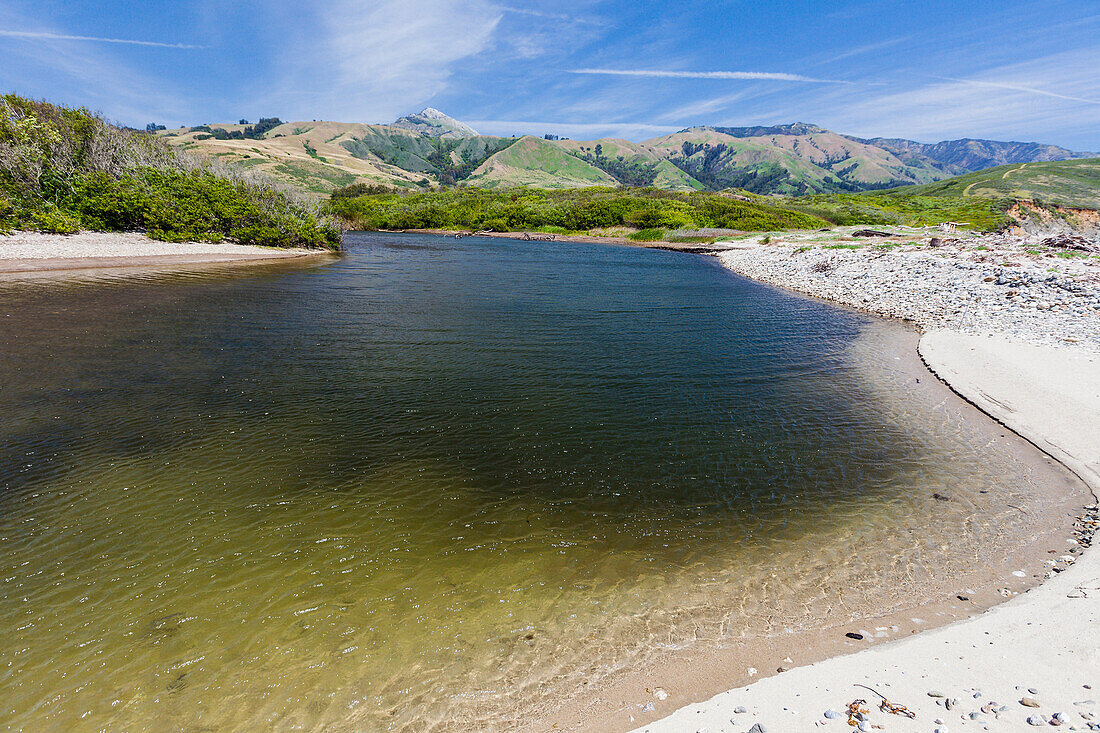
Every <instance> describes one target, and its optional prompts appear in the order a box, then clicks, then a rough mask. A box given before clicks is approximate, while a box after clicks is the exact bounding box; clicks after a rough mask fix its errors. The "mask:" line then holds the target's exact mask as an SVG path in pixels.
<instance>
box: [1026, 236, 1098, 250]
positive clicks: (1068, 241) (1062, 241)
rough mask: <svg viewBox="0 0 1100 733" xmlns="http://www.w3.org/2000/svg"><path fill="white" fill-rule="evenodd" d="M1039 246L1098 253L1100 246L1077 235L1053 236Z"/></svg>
mask: <svg viewBox="0 0 1100 733" xmlns="http://www.w3.org/2000/svg"><path fill="white" fill-rule="evenodd" d="M1039 245H1040V246H1042V247H1054V248H1056V249H1072V250H1076V251H1078V252H1089V253H1094V252H1100V246H1098V245H1097V243H1096V242H1090V241H1089V240H1087V239H1085V238H1084V237H1082V236H1081V235H1079V234H1055V235H1054V236H1053V237H1047V238H1046V239H1044V240H1043V241H1041V242H1039Z"/></svg>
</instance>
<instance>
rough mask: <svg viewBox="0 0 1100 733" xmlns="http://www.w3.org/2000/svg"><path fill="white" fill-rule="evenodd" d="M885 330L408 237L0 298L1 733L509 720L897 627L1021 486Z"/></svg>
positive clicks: (622, 271) (1015, 464) (1013, 465)
mask: <svg viewBox="0 0 1100 733" xmlns="http://www.w3.org/2000/svg"><path fill="white" fill-rule="evenodd" d="M901 330H902V327H901V326H897V325H893V324H883V323H881V322H877V321H873V320H871V319H870V318H868V317H866V316H863V315H860V314H857V313H854V312H852V311H847V310H842V309H838V308H834V307H831V306H828V305H826V304H823V303H819V302H816V301H812V300H808V299H804V298H800V297H796V296H794V295H790V294H786V293H783V292H780V291H777V290H775V289H772V288H769V287H766V286H762V285H759V284H756V283H753V282H751V281H748V280H745V279H743V278H739V277H737V276H735V275H732V274H731V273H729V272H727V271H726V270H724V269H722V268H721V267H720V266H719V265H718V263H717V261H715V260H713V259H709V258H704V257H694V256H685V255H682V254H677V253H671V252H664V251H655V250H638V249H632V248H626V247H615V246H598V245H583V244H570V243H560V244H555V245H553V246H547V245H546V244H545V243H530V242H519V241H504V240H497V239H493V240H484V239H476V238H471V239H462V240H453V239H444V238H442V237H438V236H427V235H387V234H353V235H349V237H348V241H347V252H346V253H345V255H344V256H343V257H342V258H340V259H339V260H337V261H334V262H330V263H325V264H322V265H318V266H301V265H285V264H281V265H272V266H257V267H255V268H250V269H246V270H242V269H234V270H231V271H230V270H226V271H218V270H206V271H196V272H191V273H175V274H173V273H146V274H142V275H127V276H111V277H106V276H104V277H95V278H83V279H73V280H61V281H51V282H46V283H42V282H15V283H6V284H3V285H0V415H2V416H3V420H2V422H0V581H2V582H0V624H2V626H3V628H4V629H5V630H6V631H5V633H4V635H3V638H2V639H0V660H3V664H2V665H0V728H3V729H6V730H27V731H32V730H33V731H41V730H59V731H60V730H66V731H68V730H89V731H92V730H100V729H107V730H150V731H156V730H168V729H179V730H191V729H195V730H199V729H210V730H257V729H261V728H262V729H271V730H320V729H325V730H345V729H346V730H410V731H412V730H432V729H436V730H445V729H455V730H462V729H469V727H468V726H469V725H470V724H471V721H474V722H476V725H475V727H482V728H494V727H500V728H507V727H508V725H509V724H510V721H511V722H512V723H514V721H515V720H516V719H517V716H522V715H524V714H526V713H527V712H529V711H531V710H535V709H539V708H540V707H542V706H545V705H546V703H547V700H549V699H550V698H551V697H552V696H559V695H567V694H571V693H572V692H573V691H574V690H575V689H576V688H577V686H578V685H579V684H580V681H581V680H582V678H583V679H585V680H587V681H589V682H591V681H593V680H597V681H598V680H599V679H600V676H601V675H604V674H611V673H614V672H615V671H616V670H620V669H622V668H623V667H625V666H630V665H636V664H644V663H645V661H646V660H647V659H648V658H649V656H650V655H652V654H653V653H654V650H655V649H669V648H677V647H679V646H686V645H690V644H693V643H705V642H706V641H707V640H711V641H720V640H722V639H729V638H736V637H738V636H739V635H744V634H749V633H761V634H767V633H776V632H778V631H779V630H781V629H784V628H792V627H793V628H797V627H799V626H804V625H808V624H809V625H812V624H813V623H816V622H819V621H820V619H821V618H824V617H826V616H828V617H832V618H834V619H835V618H836V617H837V616H838V614H839V615H841V616H851V617H853V618H855V617H858V616H859V614H860V613H861V612H863V611H865V610H866V609H869V608H882V607H885V606H889V604H891V603H893V602H895V601H896V597H897V595H896V594H897V593H900V592H907V591H914V589H917V588H919V587H921V586H922V584H928V583H935V582H939V580H941V579H942V578H940V576H939V575H937V573H939V572H941V571H940V570H937V568H942V567H944V560H945V558H949V557H951V558H958V557H967V558H972V559H975V560H979V559H980V558H981V557H982V553H983V552H988V551H990V548H996V547H997V546H998V545H997V543H998V542H999V541H1002V540H1003V539H1004V538H1005V537H1006V536H1007V535H1009V534H1011V530H1012V526H1013V523H1018V522H1019V521H1021V520H1019V519H1018V518H1014V516H1013V514H1012V513H1005V512H1003V511H1002V510H1001V504H1002V503H1003V502H1004V501H1006V500H1007V499H1008V498H1013V499H1014V500H1015V501H1025V500H1026V499H1024V498H1021V497H1022V495H1024V494H1026V493H1027V484H1028V481H1029V480H1030V477H1029V473H1028V468H1027V466H1024V465H1022V464H1021V463H1020V462H1019V461H1018V460H1017V459H1016V458H1015V457H1014V456H1012V455H1011V454H1009V453H1007V452H1005V451H1003V450H1000V449H998V448H996V447H995V446H991V445H989V444H988V441H987V440H986V439H985V438H983V437H982V436H981V435H978V434H977V433H973V432H970V431H969V430H968V428H967V427H966V426H965V425H960V424H952V423H950V422H945V420H944V419H942V416H940V415H937V414H936V412H935V410H934V406H932V407H930V406H928V405H921V404H918V403H916V402H913V401H909V402H907V401H906V396H905V394H904V393H901V394H899V390H898V385H899V382H898V380H899V379H904V378H903V377H899V376H898V374H897V372H896V371H893V370H891V368H890V367H889V364H888V362H889V360H890V358H891V357H890V356H889V349H890V348H891V346H890V344H893V343H895V342H896V337H897V335H898V332H899V331H901ZM948 488H949V490H950V493H951V494H952V496H954V497H958V498H957V500H956V501H955V502H954V505H953V506H951V507H939V508H938V509H937V511H938V512H939V514H938V515H937V518H936V521H935V522H930V521H929V511H930V510H929V506H930V505H929V501H930V499H929V498H928V497H929V496H930V495H931V494H932V493H933V492H934V491H936V490H939V489H944V490H947V489H948ZM982 492H986V493H982ZM979 511H980V512H981V514H980V517H981V519H980V520H975V516H976V513H977V512H979ZM1006 511H1007V510H1006ZM962 534H965V536H961V535H962ZM870 578H874V579H875V582H870V581H869V579H870ZM883 578H889V579H890V580H891V582H890V583H886V584H884V583H882V582H881V580H882V579H883ZM884 587H889V588H891V589H892V590H891V591H889V592H887V591H885V590H883V588H884ZM204 726H205V727H204ZM326 726H327V727H326ZM463 726H467V727H466V728H464V727H463Z"/></svg>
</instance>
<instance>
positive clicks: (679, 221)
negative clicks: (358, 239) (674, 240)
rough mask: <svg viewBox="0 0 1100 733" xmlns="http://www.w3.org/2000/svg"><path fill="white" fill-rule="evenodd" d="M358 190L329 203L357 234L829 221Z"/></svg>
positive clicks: (602, 192)
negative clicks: (360, 231) (498, 227)
mask: <svg viewBox="0 0 1100 733" xmlns="http://www.w3.org/2000/svg"><path fill="white" fill-rule="evenodd" d="M361 190H362V189H350V188H349V189H340V190H337V191H335V192H334V193H333V194H332V197H331V199H330V206H331V210H332V211H333V212H334V213H335V214H336V215H337V216H339V217H340V218H341V219H342V220H343V221H344V223H345V224H346V225H347V226H349V227H351V228H353V229H365V230H370V229H440V228H444V229H470V230H477V229H483V228H490V225H489V222H493V223H494V224H496V223H499V222H504V223H505V224H506V226H507V228H506V230H505V231H522V230H528V229H540V228H544V227H559V228H560V229H561V230H562V231H570V232H575V231H590V230H593V229H604V228H608V227H630V228H637V229H669V230H674V229H685V230H692V229H700V228H717V229H729V230H735V231H774V230H780V229H816V228H819V227H822V226H826V225H828V224H829V222H828V221H826V220H823V219H820V218H818V217H816V216H812V215H810V214H806V213H803V212H800V211H795V210H793V209H790V208H784V207H782V206H776V205H773V204H771V203H769V202H766V201H763V200H761V201H745V200H739V199H734V198H732V197H729V196H723V195H721V194H712V193H698V192H691V193H684V192H675V191H665V190H660V189H653V188H600V187H596V188H582V189H569V190H564V191H548V190H542V189H527V188H517V189H502V190H498V189H492V190H489V189H477V188H468V187H461V188H453V189H445V190H436V191H428V192H408V193H393V192H380V193H366V192H365V193H361V194H360V193H359V191H361ZM356 194H358V195H356Z"/></svg>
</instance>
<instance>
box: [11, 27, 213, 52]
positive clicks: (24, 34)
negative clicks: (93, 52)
mask: <svg viewBox="0 0 1100 733" xmlns="http://www.w3.org/2000/svg"><path fill="white" fill-rule="evenodd" d="M0 36H3V37H5V38H24V39H27V40H35V41H90V42H92V43H121V44H125V45H129V46H153V47H155V48H181V49H201V48H205V46H195V45H192V44H190V43H162V42H160V41H138V40H134V39H130V38H101V37H99V36H71V35H68V34H66V33H44V32H38V31H10V30H0Z"/></svg>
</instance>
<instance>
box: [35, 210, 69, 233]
mask: <svg viewBox="0 0 1100 733" xmlns="http://www.w3.org/2000/svg"><path fill="white" fill-rule="evenodd" d="M30 220H31V222H32V223H33V225H34V228H35V229H37V230H38V231H42V232H47V233H49V234H76V233H77V232H79V231H80V220H79V219H77V218H76V217H74V216H71V215H69V214H68V213H66V212H64V211H62V210H61V209H59V208H57V207H56V206H47V207H43V208H41V209H38V210H37V211H33V212H31V216H30Z"/></svg>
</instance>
